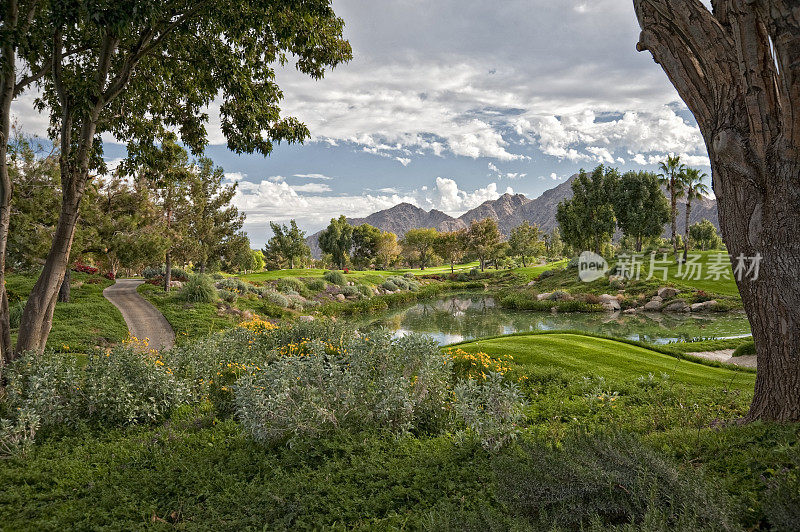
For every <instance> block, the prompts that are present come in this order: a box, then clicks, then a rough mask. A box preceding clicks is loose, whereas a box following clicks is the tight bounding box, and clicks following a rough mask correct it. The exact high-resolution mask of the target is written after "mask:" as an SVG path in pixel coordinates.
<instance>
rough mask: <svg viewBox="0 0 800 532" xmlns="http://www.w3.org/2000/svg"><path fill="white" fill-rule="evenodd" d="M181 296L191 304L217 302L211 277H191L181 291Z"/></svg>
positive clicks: (200, 275) (197, 275) (201, 275)
mask: <svg viewBox="0 0 800 532" xmlns="http://www.w3.org/2000/svg"><path fill="white" fill-rule="evenodd" d="M181 295H182V296H183V298H184V299H186V301H189V302H191V303H213V302H214V301H216V300H217V289H216V288H215V287H214V283H213V281H212V280H211V277H209V276H208V275H203V274H196V275H192V276H191V277H190V278H189V280H188V281H187V282H186V284H184V285H183V288H182V289H181Z"/></svg>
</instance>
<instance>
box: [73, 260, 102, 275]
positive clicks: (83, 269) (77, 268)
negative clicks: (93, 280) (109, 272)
mask: <svg viewBox="0 0 800 532" xmlns="http://www.w3.org/2000/svg"><path fill="white" fill-rule="evenodd" d="M72 271H74V272H80V273H88V274H91V275H94V274H96V273H97V272H98V271H99V270H98V269H97V268H95V267H94V266H89V265H88V264H84V263H82V262H80V261H78V262H76V263H75V265H74V266H73V267H72Z"/></svg>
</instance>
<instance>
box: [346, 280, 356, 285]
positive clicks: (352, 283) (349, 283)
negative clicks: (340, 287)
mask: <svg viewBox="0 0 800 532" xmlns="http://www.w3.org/2000/svg"><path fill="white" fill-rule="evenodd" d="M355 285H356V283H354V282H353V281H347V286H355Z"/></svg>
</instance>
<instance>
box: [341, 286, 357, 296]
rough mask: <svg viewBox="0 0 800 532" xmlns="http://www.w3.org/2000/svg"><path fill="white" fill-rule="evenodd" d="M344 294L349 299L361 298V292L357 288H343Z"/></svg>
mask: <svg viewBox="0 0 800 532" xmlns="http://www.w3.org/2000/svg"><path fill="white" fill-rule="evenodd" d="M342 293H343V294H344V295H345V296H347V297H360V296H361V292H359V290H358V288H356V287H355V286H343V287H342Z"/></svg>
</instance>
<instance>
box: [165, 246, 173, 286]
mask: <svg viewBox="0 0 800 532" xmlns="http://www.w3.org/2000/svg"><path fill="white" fill-rule="evenodd" d="M171 282H172V253H170V252H169V251H167V254H166V257H165V258H164V292H169V288H170V287H169V285H170V283H171Z"/></svg>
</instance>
